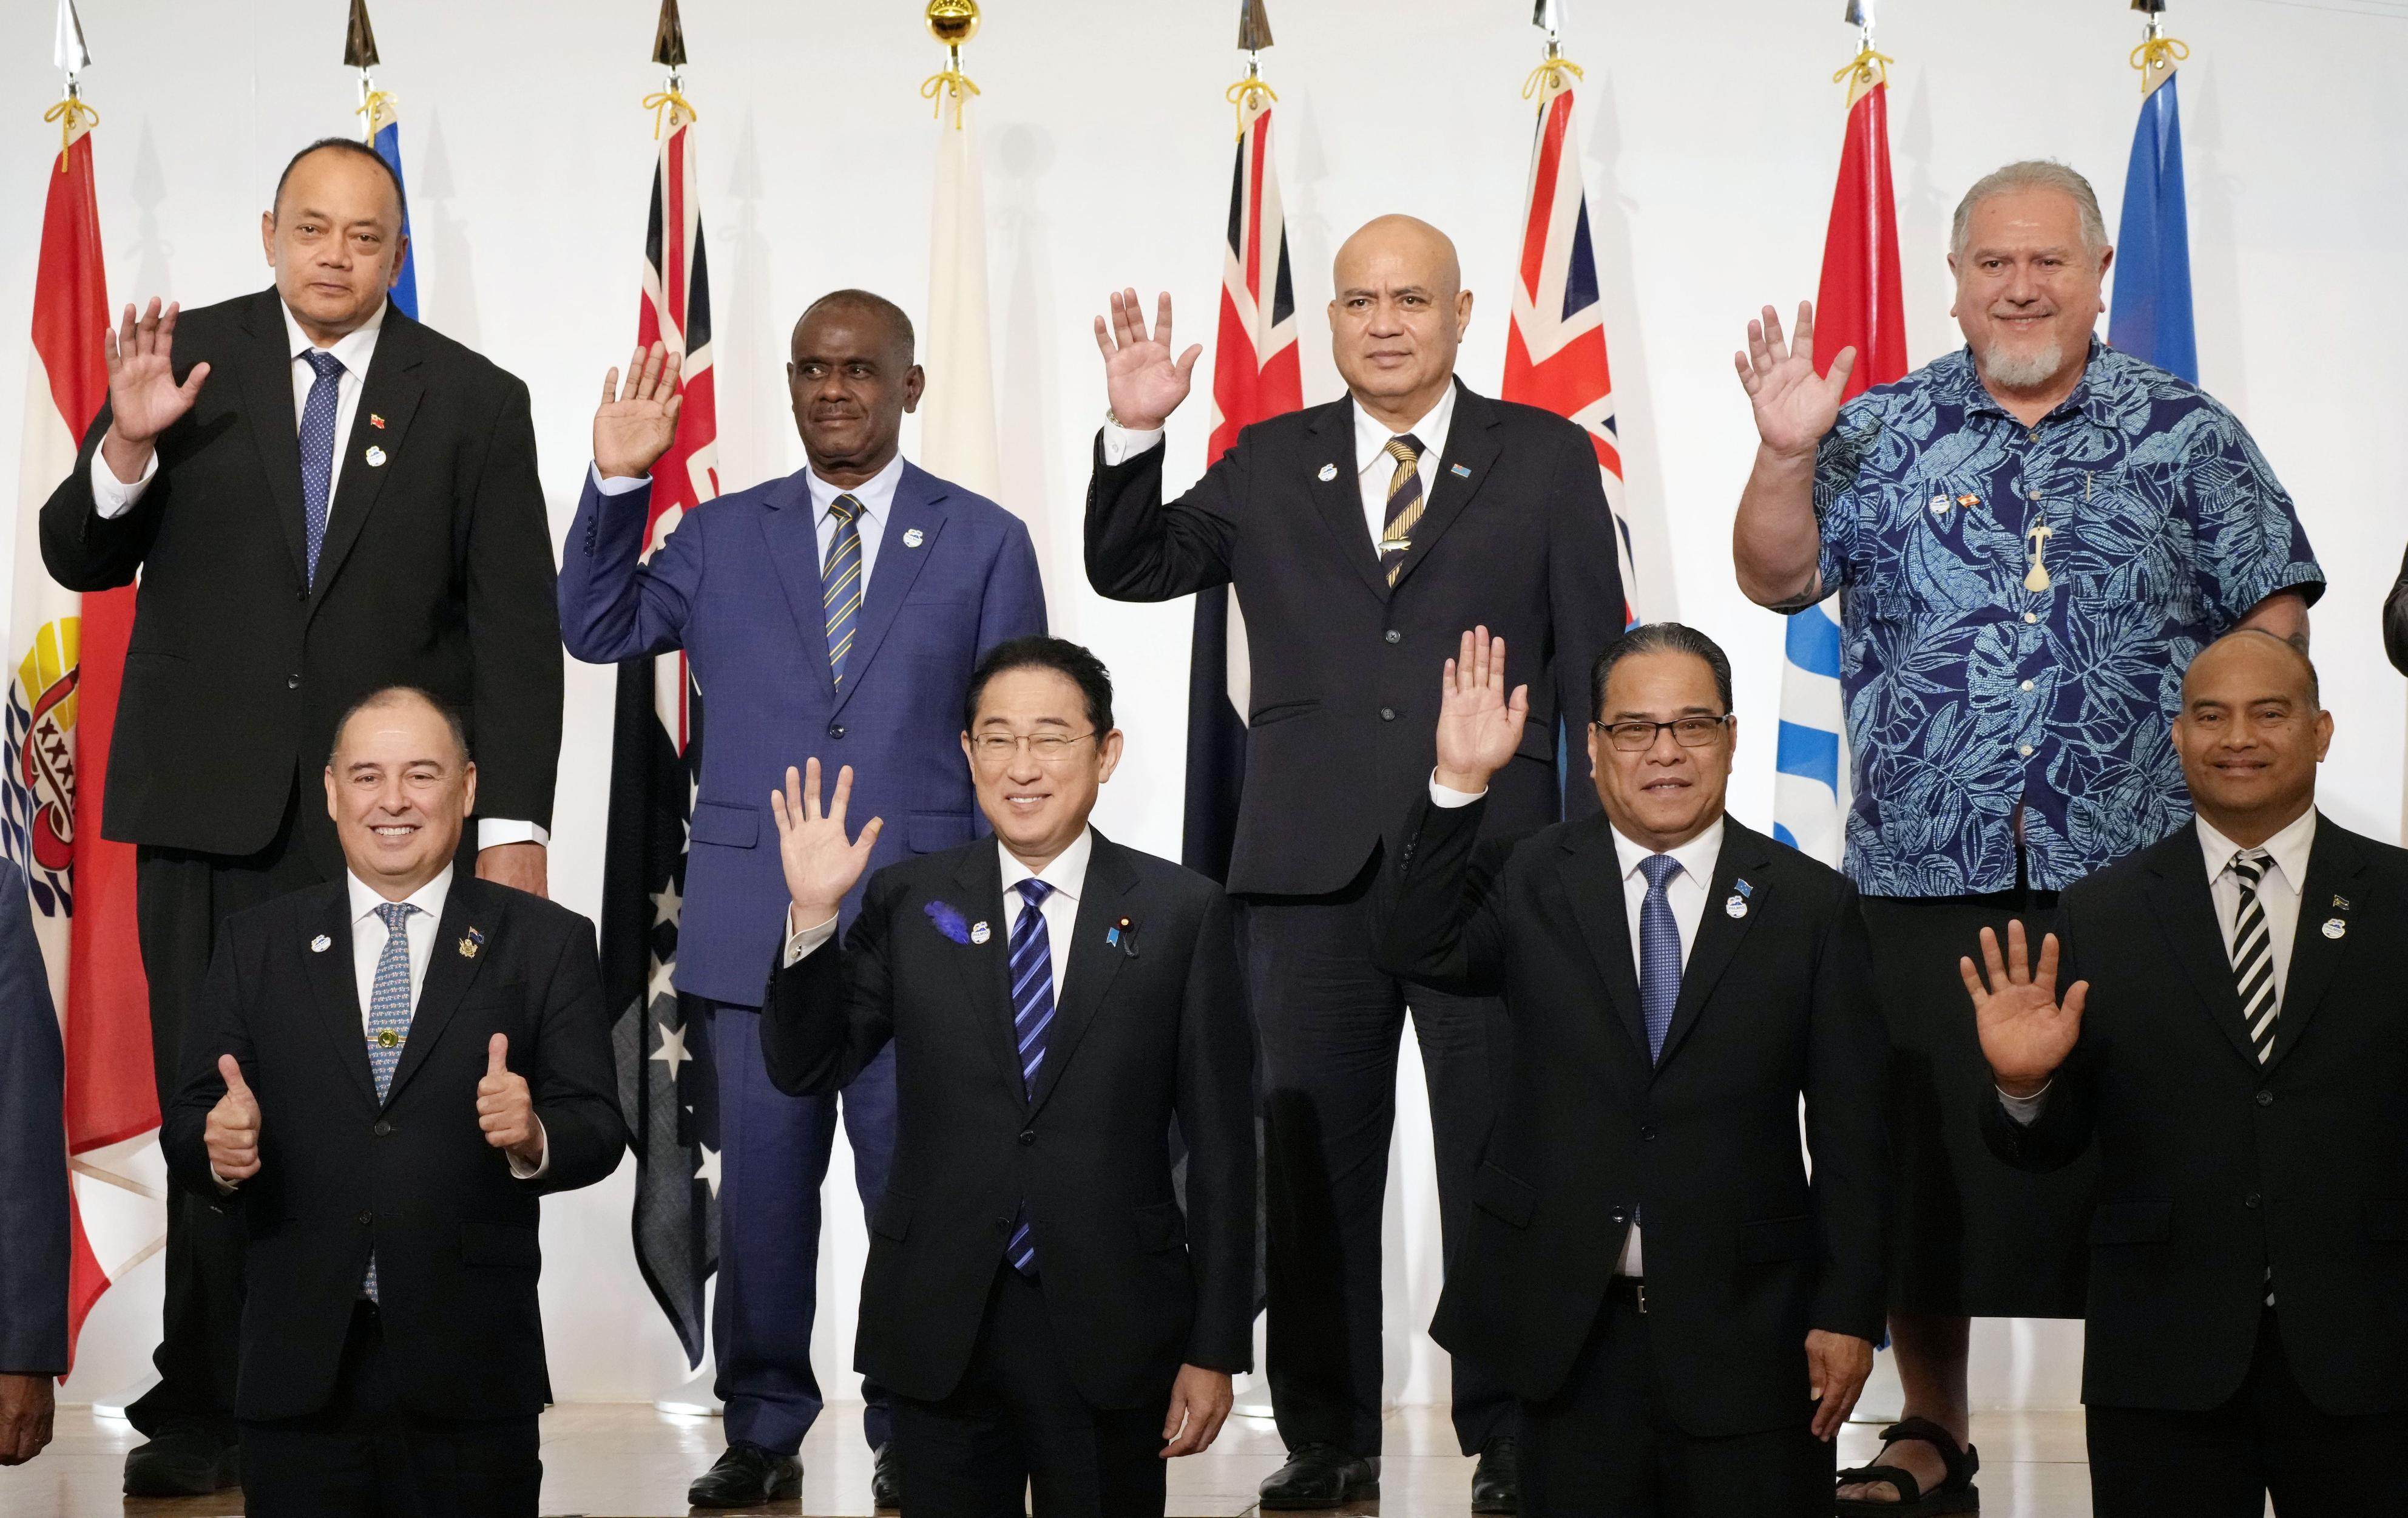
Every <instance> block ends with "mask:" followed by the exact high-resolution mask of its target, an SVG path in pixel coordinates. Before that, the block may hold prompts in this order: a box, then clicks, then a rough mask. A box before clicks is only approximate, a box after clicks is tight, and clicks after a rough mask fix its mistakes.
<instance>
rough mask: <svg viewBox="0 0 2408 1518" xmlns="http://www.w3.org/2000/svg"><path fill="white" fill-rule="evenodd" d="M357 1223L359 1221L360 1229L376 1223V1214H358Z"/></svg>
mask: <svg viewBox="0 0 2408 1518" xmlns="http://www.w3.org/2000/svg"><path fill="white" fill-rule="evenodd" d="M359 1221H360V1226H361V1227H363V1228H365V1227H366V1226H367V1225H368V1224H371V1223H374V1222H375V1221H376V1214H375V1213H373V1212H363V1213H361V1214H360V1220H359Z"/></svg>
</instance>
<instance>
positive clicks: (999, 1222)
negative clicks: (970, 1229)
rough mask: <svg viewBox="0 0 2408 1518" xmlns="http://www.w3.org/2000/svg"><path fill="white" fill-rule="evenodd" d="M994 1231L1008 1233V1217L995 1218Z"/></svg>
mask: <svg viewBox="0 0 2408 1518" xmlns="http://www.w3.org/2000/svg"><path fill="white" fill-rule="evenodd" d="M995 1231H996V1232H997V1233H999V1234H1008V1233H1010V1232H1011V1219H1010V1218H997V1219H996V1220H995Z"/></svg>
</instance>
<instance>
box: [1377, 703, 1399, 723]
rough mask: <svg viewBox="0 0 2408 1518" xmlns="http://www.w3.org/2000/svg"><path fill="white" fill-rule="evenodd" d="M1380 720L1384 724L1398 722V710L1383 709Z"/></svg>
mask: <svg viewBox="0 0 2408 1518" xmlns="http://www.w3.org/2000/svg"><path fill="white" fill-rule="evenodd" d="M1380 720H1381V721H1382V722H1383V723H1392V722H1395V721H1396V720H1397V709H1396V708H1394V707H1382V708H1381V709H1380Z"/></svg>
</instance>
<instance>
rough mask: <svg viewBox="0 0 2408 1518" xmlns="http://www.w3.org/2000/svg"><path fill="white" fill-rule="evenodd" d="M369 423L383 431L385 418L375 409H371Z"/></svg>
mask: <svg viewBox="0 0 2408 1518" xmlns="http://www.w3.org/2000/svg"><path fill="white" fill-rule="evenodd" d="M368 425H369V426H371V427H374V428H375V429H376V430H377V431H379V432H382V431H384V418H382V417H380V416H379V415H377V414H376V413H375V412H374V411H370V412H369V413H368Z"/></svg>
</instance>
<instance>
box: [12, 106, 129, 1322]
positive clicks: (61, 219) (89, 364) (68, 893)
mask: <svg viewBox="0 0 2408 1518" xmlns="http://www.w3.org/2000/svg"><path fill="white" fill-rule="evenodd" d="M68 108H69V114H68V116H67V123H68V124H67V140H66V144H65V148H64V150H62V151H61V152H60V153H59V154H58V156H57V158H56V159H55V160H54V161H53V168H54V171H53V172H52V173H50V174H49V175H48V176H46V178H47V179H48V180H49V187H50V188H49V196H48V200H47V203H46V204H45V206H44V208H43V213H42V236H41V255H40V263H39V265H38V267H37V270H36V275H35V282H34V320H33V358H32V363H31V365H30V371H29V373H28V375H27V381H26V386H25V391H26V395H25V401H26V405H25V428H24V441H23V461H22V475H21V481H22V492H21V494H20V496H19V509H18V519H19V520H18V534H17V587H16V596H15V600H14V603H13V606H12V612H11V617H10V629H9V630H10V638H9V649H8V652H9V655H10V657H11V659H12V660H13V661H14V667H13V669H12V670H11V678H10V680H9V683H8V715H7V739H8V755H7V780H6V812H7V847H8V851H9V853H10V855H11V857H13V858H15V859H16V860H17V861H18V862H19V863H20V864H21V865H22V866H23V867H24V870H25V878H26V882H27V889H28V892H29V894H30V895H31V897H32V905H33V909H34V923H35V928H36V934H37V936H38V937H39V938H40V939H41V943H42V951H43V957H44V958H45V959H46V960H47V961H48V962H49V967H50V989H51V995H52V998H53V1000H54V1001H56V1003H57V1004H58V1006H59V1008H60V1010H61V1014H62V1019H63V1022H64V1024H65V1026H64V1034H65V1044H66V1093H65V1096H66V1100H65V1109H66V1134H65V1151H66V1153H67V1154H69V1155H77V1154H88V1153H92V1152H93V1151H96V1150H101V1149H106V1148H108V1147H109V1146H110V1145H113V1144H118V1143H122V1142H124V1141H125V1140H127V1139H130V1138H138V1137H140V1136H141V1135H143V1134H146V1133H150V1132H151V1131H153V1130H155V1129H156V1128H157V1127H158V1126H159V1099H158V1088H157V1084H156V1082H155V1080H154V1078H153V1073H152V1070H151V1063H150V988H149V986H148V984H147V983H146V982H145V981H144V980H143V977H142V954H141V950H140V946H139V940H138V938H136V933H135V924H134V849H133V846H132V845H130V844H123V843H110V842H108V841H106V840H105V839H103V838H102V837H101V805H102V795H101V779H102V777H103V776H105V775H106V774H107V773H108V739H109V731H110V729H111V727H112V726H113V725H114V724H115V722H116V717H117V694H118V688H119V685H120V683H121V682H122V679H123V676H124V668H125V642H126V637H127V635H128V633H130V632H131V631H132V628H133V624H134V594H135V593H134V590H133V589H132V587H127V588H125V589H122V590H115V591H107V592H99V593H94V594H89V595H81V596H79V595H78V594H75V593H74V592H71V591H66V590H62V589H61V588H59V586H58V585H56V584H55V583H54V582H52V581H51V580H50V578H49V577H48V576H47V575H46V574H44V573H43V570H42V560H41V549H40V545H39V541H38V537H37V533H38V525H37V523H38V514H39V511H40V508H41V503H42V501H43V500H44V499H45V498H46V497H47V496H48V495H49V494H50V489H51V488H52V487H53V486H55V485H56V484H57V483H58V481H59V480H62V479H64V478H65V476H66V475H67V474H68V473H69V472H70V471H71V470H73V468H74V467H75V459H76V446H77V444H78V442H79V440H80V439H81V438H82V437H83V434H84V430H85V429H86V428H87V427H89V426H90V425H91V424H92V420H93V417H94V416H96V415H98V414H99V411H100V407H101V402H102V401H103V400H105V399H106V398H107V397H108V365H107V363H106V361H105V360H104V359H103V358H102V356H101V348H100V338H101V333H102V332H103V330H105V329H106V328H107V326H108V286H107V281H106V279H105V276H104V272H103V269H102V264H101V250H100V215H99V210H98V203H97V201H96V199H95V198H94V195H93V177H92V139H91V136H90V135H89V129H90V124H91V119H90V117H89V114H88V113H82V112H78V111H76V110H74V109H73V107H68ZM86 1168H87V1169H88V1170H89V1171H90V1173H91V1174H92V1175H93V1179H95V1180H96V1181H102V1182H108V1181H110V1180H111V1179H112V1176H111V1175H110V1174H109V1173H108V1172H106V1171H105V1170H103V1169H101V1168H100V1167H86ZM111 1195H119V1194H111ZM123 1195H127V1196H139V1195H140V1193H139V1192H138V1191H136V1188H135V1185H134V1184H133V1183H130V1182H129V1184H128V1185H127V1187H126V1188H125V1192H124V1193H123ZM69 1196H70V1197H71V1199H72V1201H73V1205H74V1234H73V1245H72V1251H73V1253H72V1261H73V1267H72V1275H71V1277H70V1282H69V1312H68V1334H69V1343H70V1345H72V1344H73V1342H74V1339H75V1336H77V1335H79V1333H80V1332H81V1331H82V1328H83V1321H84V1317H85V1315H86V1314H87V1313H89V1312H90V1311H91V1310H92V1306H93V1303H94V1302H95V1301H97V1300H98V1299H99V1297H100V1294H101V1293H103V1292H105V1291H107V1290H108V1285H109V1281H110V1275H111V1270H110V1268H109V1267H104V1266H103V1265H102V1263H101V1260H100V1258H99V1257H98V1255H97V1254H96V1253H95V1252H94V1250H93V1244H92V1242H91V1240H90V1239H88V1237H87V1235H86V1232H85V1228H84V1219H83V1209H82V1205H81V1198H79V1197H77V1196H75V1193H74V1191H73V1190H72V1189H71V1190H70V1193H69ZM131 1230H132V1231H131V1232H130V1233H127V1231H126V1229H125V1228H122V1227H118V1228H112V1230H111V1232H112V1235H117V1234H123V1235H125V1237H123V1238H122V1239H120V1238H114V1237H113V1238H112V1239H111V1241H110V1244H109V1253H110V1254H111V1256H112V1258H113V1259H115V1261H116V1264H115V1269H116V1271H117V1272H118V1273H122V1271H123V1270H124V1269H125V1268H127V1267H131V1266H132V1265H133V1264H135V1263H136V1262H137V1261H139V1260H140V1259H142V1258H143V1257H144V1256H145V1255H146V1254H147V1253H149V1252H150V1249H151V1248H154V1247H155V1245H156V1240H157V1239H158V1238H159V1237H160V1236H161V1235H162V1234H164V1231H165V1216H164V1213H160V1212H158V1211H157V1210H156V1209H155V1208H152V1207H150V1206H148V1205H141V1204H137V1207H136V1221H134V1222H133V1223H132V1224H131Z"/></svg>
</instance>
